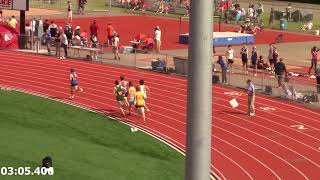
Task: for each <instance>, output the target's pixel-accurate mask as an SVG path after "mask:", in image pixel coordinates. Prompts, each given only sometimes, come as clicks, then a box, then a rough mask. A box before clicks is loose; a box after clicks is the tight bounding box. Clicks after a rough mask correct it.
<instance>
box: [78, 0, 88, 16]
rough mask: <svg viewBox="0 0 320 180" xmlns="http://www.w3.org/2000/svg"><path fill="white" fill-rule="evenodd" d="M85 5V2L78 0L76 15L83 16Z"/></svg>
mask: <svg viewBox="0 0 320 180" xmlns="http://www.w3.org/2000/svg"><path fill="white" fill-rule="evenodd" d="M86 3H87V0H79V7H78V14H82V15H83V14H84V6H85V4H86Z"/></svg>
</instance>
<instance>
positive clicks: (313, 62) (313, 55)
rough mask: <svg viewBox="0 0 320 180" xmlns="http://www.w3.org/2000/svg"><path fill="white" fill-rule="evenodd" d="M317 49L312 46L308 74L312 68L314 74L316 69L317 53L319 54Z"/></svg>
mask: <svg viewBox="0 0 320 180" xmlns="http://www.w3.org/2000/svg"><path fill="white" fill-rule="evenodd" d="M319 50H320V49H319V48H317V47H316V46H313V47H312V49H311V66H310V68H309V71H308V74H309V75H310V74H311V69H312V68H314V73H316V68H317V64H318V52H319Z"/></svg>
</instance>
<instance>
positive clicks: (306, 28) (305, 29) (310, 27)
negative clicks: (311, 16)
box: [300, 21, 313, 31]
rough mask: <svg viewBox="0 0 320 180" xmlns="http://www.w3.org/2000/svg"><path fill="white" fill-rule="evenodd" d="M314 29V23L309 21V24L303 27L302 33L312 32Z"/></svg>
mask: <svg viewBox="0 0 320 180" xmlns="http://www.w3.org/2000/svg"><path fill="white" fill-rule="evenodd" d="M312 27H313V23H312V22H311V21H309V22H308V23H307V24H304V25H303V26H302V28H301V29H300V31H309V30H311V29H312Z"/></svg>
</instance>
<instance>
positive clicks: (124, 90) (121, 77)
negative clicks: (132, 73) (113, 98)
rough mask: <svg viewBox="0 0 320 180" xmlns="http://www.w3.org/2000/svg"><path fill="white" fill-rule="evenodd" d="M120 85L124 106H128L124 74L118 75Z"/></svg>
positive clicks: (126, 84) (126, 82)
mask: <svg viewBox="0 0 320 180" xmlns="http://www.w3.org/2000/svg"><path fill="white" fill-rule="evenodd" d="M120 85H121V86H122V88H123V97H124V102H125V105H126V107H129V102H128V98H127V96H128V81H126V80H125V79H124V76H120Z"/></svg>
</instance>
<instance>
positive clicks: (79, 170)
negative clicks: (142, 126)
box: [0, 91, 184, 180]
mask: <svg viewBox="0 0 320 180" xmlns="http://www.w3.org/2000/svg"><path fill="white" fill-rule="evenodd" d="M0 139H1V141H0V167H14V168H18V167H31V170H34V169H36V167H39V166H41V160H42V158H43V157H45V156H47V155H49V156H51V157H52V159H53V167H54V175H53V176H37V175H36V176H4V175H0V179H1V180H6V179H19V180H20V179H23V180H24V179H28V180H29V179H30V180H38V179H39V180H42V179H43V180H44V179H46V180H47V179H50V180H52V179H56V180H160V179H161V180H162V179H163V180H178V179H183V177H184V157H183V156H182V155H181V154H179V153H178V152H177V151H175V150H173V149H171V148H170V147H168V146H167V145H165V144H163V143H161V142H159V141H157V140H156V139H154V138H152V137H150V136H148V135H146V134H144V133H142V132H135V133H132V132H131V131H130V127H128V126H126V125H123V124H121V123H119V122H117V121H115V120H112V119H109V118H107V117H104V116H101V115H98V114H95V113H92V112H89V111H86V110H82V109H79V108H76V107H73V106H69V105H65V104H63V103H59V102H55V101H51V100H47V99H44V98H41V97H36V96H32V95H27V94H23V93H20V92H15V91H0Z"/></svg>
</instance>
